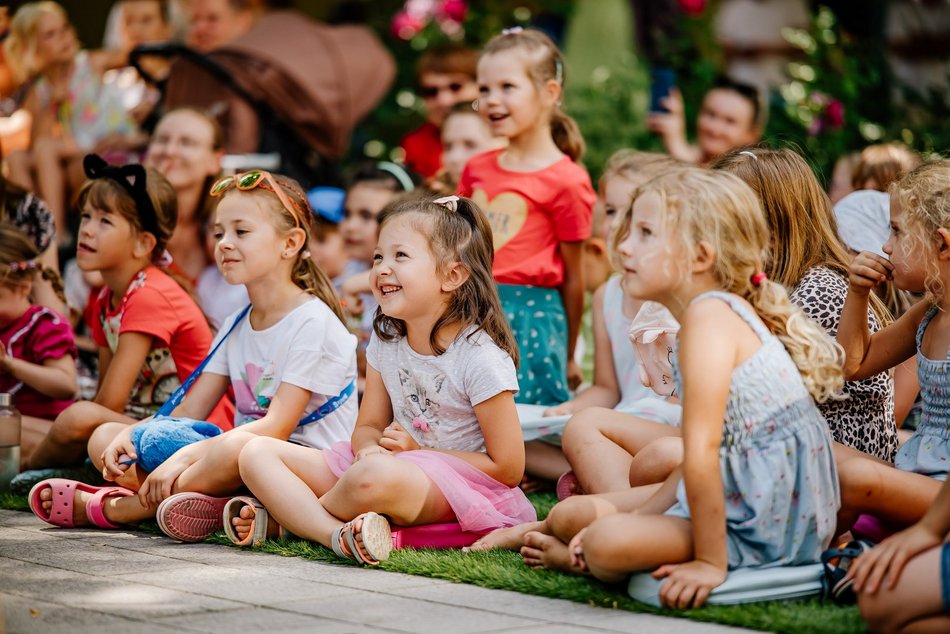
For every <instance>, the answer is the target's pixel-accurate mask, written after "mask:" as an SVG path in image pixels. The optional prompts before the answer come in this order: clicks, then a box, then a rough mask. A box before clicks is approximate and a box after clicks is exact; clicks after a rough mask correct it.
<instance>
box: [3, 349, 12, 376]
mask: <svg viewBox="0 0 950 634" xmlns="http://www.w3.org/2000/svg"><path fill="white" fill-rule="evenodd" d="M12 359H13V357H11V356H10V355H8V354H7V347H6V346H5V345H3V343H2V342H0V372H5V373H7V374H12V371H11V369H10V361H11V360H12Z"/></svg>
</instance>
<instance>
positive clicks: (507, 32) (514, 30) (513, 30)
mask: <svg viewBox="0 0 950 634" xmlns="http://www.w3.org/2000/svg"><path fill="white" fill-rule="evenodd" d="M522 31H524V28H523V27H520V26H511V27H508V28H507V29H502V30H501V34H502V35H517V34H519V33H521V32H522Z"/></svg>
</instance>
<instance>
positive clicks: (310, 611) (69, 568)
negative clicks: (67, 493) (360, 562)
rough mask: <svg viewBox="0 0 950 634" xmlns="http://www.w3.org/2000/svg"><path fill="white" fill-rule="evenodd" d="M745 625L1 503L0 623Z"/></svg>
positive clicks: (446, 632) (149, 627) (611, 628)
mask: <svg viewBox="0 0 950 634" xmlns="http://www.w3.org/2000/svg"><path fill="white" fill-rule="evenodd" d="M741 631H742V630H738V629H735V628H728V627H725V626H719V625H709V624H703V623H696V622H693V621H688V620H684V619H670V618H665V617H659V616H654V615H648V614H635V613H631V612H627V611H622V610H609V609H605V608H596V607H592V606H587V605H581V604H578V603H572V602H569V601H562V600H558V599H548V598H544V597H537V596H531V595H526V594H520V593H517V592H508V591H504V590H489V589H485V588H479V587H476V586H470V585H465V584H455V583H450V582H447V581H441V580H438V579H429V578H425V577H415V576H410V575H403V574H398V573H392V572H384V571H381V570H370V569H365V568H356V567H351V566H335V565H332V564H325V563H320V562H314V561H308V560H304V559H298V558H293V557H279V556H275V555H269V554H266V553H255V552H250V551H242V550H239V549H236V548H227V547H224V546H217V545H214V544H179V543H176V542H173V541H172V540H169V539H167V538H165V537H159V536H155V535H146V534H143V533H135V532H126V531H122V530H118V531H102V530H94V529H72V530H63V529H56V528H53V527H49V526H48V525H46V524H44V523H42V522H40V521H39V520H37V519H36V518H34V517H33V516H32V515H31V514H28V513H19V512H15V511H4V510H0V634H3V633H24V634H25V633H31V634H32V633H47V632H49V633H58V632H62V633H63V634H86V633H88V634H105V633H106V632H108V633H110V634H114V633H123V632H134V633H135V634H150V633H152V632H156V633H159V632H163V633H175V634H181V633H182V632H251V633H254V632H266V633H267V634H273V633H276V632H319V633H321V634H343V633H344V632H346V633H350V632H353V633H362V632H419V633H424V634H455V633H458V634H475V633H485V634H509V633H510V634H515V633H517V634H541V633H544V634H568V633H574V632H577V633H589V634H593V633H601V634H604V633H611V632H612V633H616V632H642V633H644V634H648V633H652V632H656V633H663V634H668V633H670V632H676V633H680V632H682V633H686V634H692V633H696V632H741Z"/></svg>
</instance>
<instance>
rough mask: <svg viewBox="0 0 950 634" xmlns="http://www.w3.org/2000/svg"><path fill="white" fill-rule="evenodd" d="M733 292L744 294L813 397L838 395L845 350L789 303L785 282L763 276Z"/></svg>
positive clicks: (821, 401)
mask: <svg viewBox="0 0 950 634" xmlns="http://www.w3.org/2000/svg"><path fill="white" fill-rule="evenodd" d="M732 292H734V293H736V294H737V295H740V296H742V297H745V299H746V300H747V301H748V302H749V303H750V304H752V308H754V309H755V312H756V314H757V315H758V316H759V318H760V319H761V320H762V321H763V323H765V326H766V327H767V328H768V329H769V331H770V332H771V333H772V334H773V335H775V336H776V337H778V339H779V340H780V341H781V342H782V344H783V345H784V346H785V350H786V351H787V352H788V355H789V356H790V357H791V358H792V361H794V362H795V365H796V366H798V372H799V374H801V376H802V380H803V381H804V382H805V387H806V388H807V389H808V392H809V393H810V394H811V396H812V398H813V399H815V400H816V401H817V402H819V403H824V402H825V401H828V400H831V399H835V398H840V397H841V390H842V388H843V387H844V376H843V375H842V372H841V367H842V364H843V363H844V351H843V350H842V349H841V346H839V345H838V343H837V342H836V341H835V340H834V339H832V338H831V337H830V336H829V335H828V333H826V332H825V331H824V330H823V329H822V328H821V326H819V325H818V324H817V323H815V322H814V321H813V320H811V319H809V318H808V316H807V315H805V313H804V312H803V311H802V309H801V308H799V307H798V306H796V305H795V304H793V303H792V301H791V300H790V299H789V297H788V293H787V292H786V291H785V287H784V286H782V285H781V284H778V283H776V282H772V281H770V280H763V281H762V282H760V283H759V285H758V286H753V285H752V284H751V283H750V284H749V288H748V289H746V290H745V292H744V293H743V292H738V289H736V290H733V291H732Z"/></svg>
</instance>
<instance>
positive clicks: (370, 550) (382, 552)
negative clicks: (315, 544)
mask: <svg viewBox="0 0 950 634" xmlns="http://www.w3.org/2000/svg"><path fill="white" fill-rule="evenodd" d="M357 522H359V528H358V529H357ZM357 535H358V536H359V537H360V540H359V541H357V539H356V537H357ZM330 545H331V546H332V548H333V552H334V553H336V554H337V556H339V557H343V558H344V559H355V560H356V561H358V562H359V563H361V564H365V565H370V566H378V565H379V563H380V562H381V561H386V560H387V559H389V554H390V552H392V549H393V538H392V531H391V530H390V528H389V521H388V520H387V519H386V518H385V517H383V516H382V515H380V514H378V513H373V512H369V513H363V514H362V515H359V516H357V517H355V518H353V519H352V520H351V521H349V522H347V523H345V524H344V525H343V526H341V527H340V528H338V529H336V530H335V531H333V536H332V537H331V538H330Z"/></svg>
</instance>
